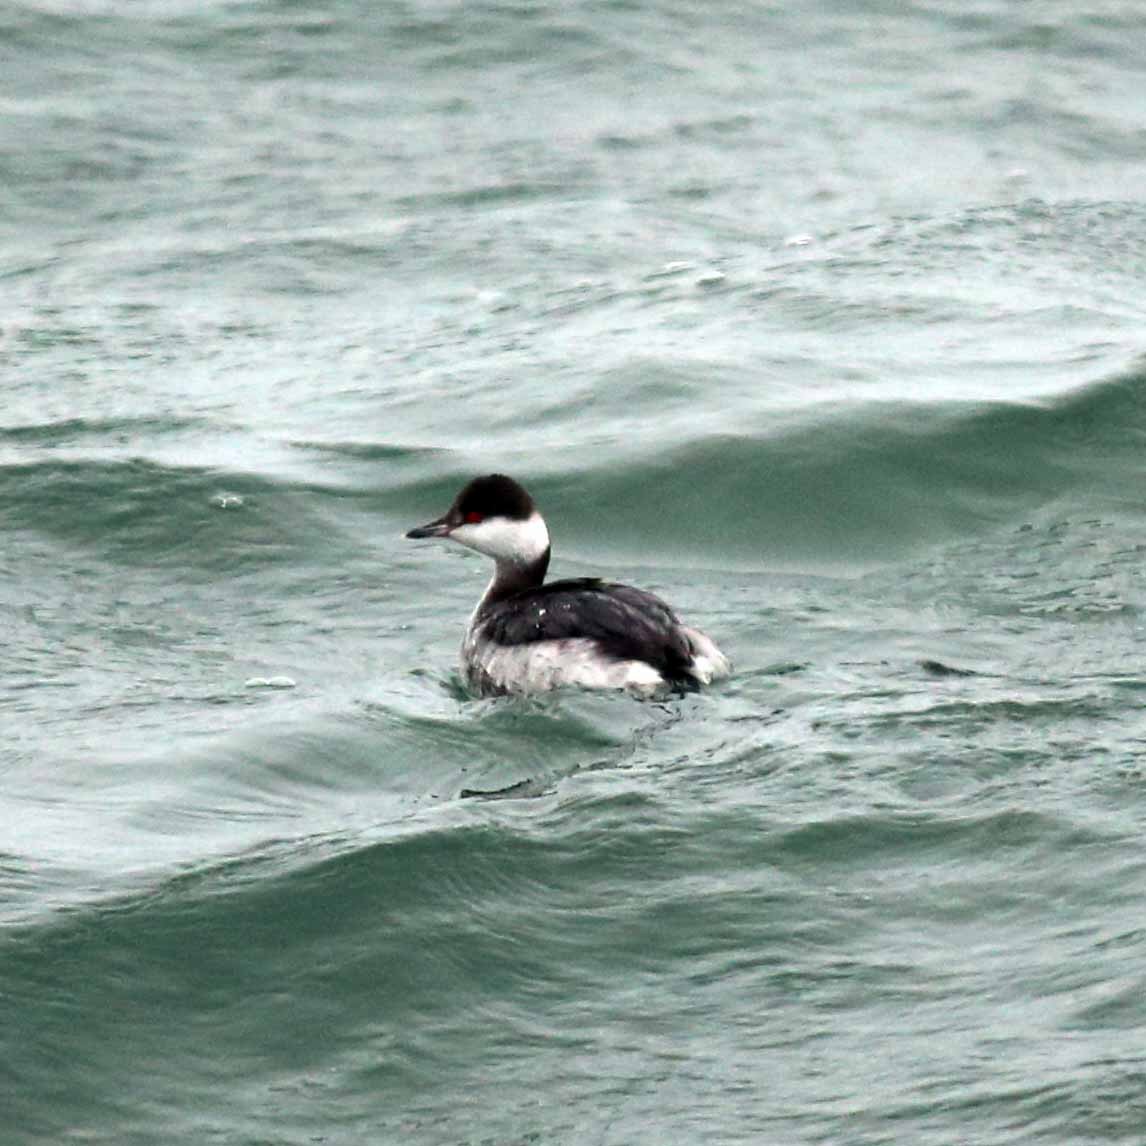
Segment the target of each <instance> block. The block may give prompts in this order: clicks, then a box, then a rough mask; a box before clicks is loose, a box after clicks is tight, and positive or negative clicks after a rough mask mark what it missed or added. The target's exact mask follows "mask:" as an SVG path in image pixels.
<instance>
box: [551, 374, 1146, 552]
mask: <svg viewBox="0 0 1146 1146" xmlns="http://www.w3.org/2000/svg"><path fill="white" fill-rule="evenodd" d="M1144 436H1146V368H1144V367H1143V366H1141V365H1139V366H1137V367H1136V368H1135V369H1133V370H1131V371H1128V372H1127V373H1125V374H1122V375H1119V376H1116V377H1112V378H1108V379H1105V380H1101V381H1099V382H1096V383H1094V384H1092V385H1088V386H1086V387H1083V388H1082V389H1080V390H1077V391H1075V392H1072V393H1069V394H1066V395H1062V396H1059V397H1055V398H1051V399H1047V400H1045V401H1041V402H1034V401H1032V402H1025V403H1013V402H953V401H941V402H923V403H913V402H906V401H883V402H865V403H857V404H850V405H846V406H840V405H832V406H829V407H826V408H824V407H816V408H814V409H813V410H812V411H811V412H802V413H801V414H800V415H799V416H798V417H793V418H792V419H790V420H789V421H788V422H787V423H781V424H779V425H777V426H776V427H775V429H773V430H765V431H763V432H746V433H744V434H740V435H734V434H723V435H715V436H709V437H705V438H701V439H697V440H695V441H692V442H688V443H685V444H684V445H681V446H679V447H677V448H676V449H674V450H672V451H670V452H668V453H664V454H655V455H647V456H645V457H643V458H641V459H639V460H637V461H634V462H633V463H631V464H628V465H626V466H624V467H623V468H619V469H603V470H598V469H586V470H583V471H582V472H580V473H578V474H576V475H562V476H561V477H560V478H545V477H542V478H541V479H540V480H538V481H537V483H536V485H537V491H538V494H539V495H541V496H542V497H544V499H545V504H549V502H550V498H551V497H552V500H553V501H556V502H557V503H558V504H560V505H561V512H562V517H563V523H564V528H566V529H568V530H569V532H570V533H571V534H572V535H573V536H574V537H575V538H576V539H577V541H578V543H579V544H580V545H581V546H582V547H584V546H585V544H586V542H587V541H588V542H589V547H590V548H592V549H594V550H595V549H597V548H598V547H599V546H598V541H597V538H598V536H599V522H600V521H602V520H609V521H610V522H611V530H610V532H611V533H612V534H613V535H615V536H617V537H622V538H625V539H626V542H623V543H622V548H623V547H625V546H627V545H631V543H632V541H633V540H634V539H635V540H636V541H637V542H638V543H639V545H640V550H637V549H635V548H633V549H624V551H625V552H626V555H627V556H630V557H632V558H634V559H635V558H637V557H638V554H639V552H645V553H647V551H648V544H649V543H650V542H651V541H652V539H656V541H655V544H656V545H657V546H658V547H662V546H665V547H670V548H673V549H676V550H677V551H678V553H680V554H682V555H688V556H689V557H692V558H697V557H701V556H703V557H706V558H711V556H712V555H714V554H720V555H721V560H723V559H724V558H725V557H727V558H729V559H731V560H732V561H735V562H740V563H751V564H763V565H768V564H771V563H775V562H780V563H783V562H784V561H785V560H789V559H792V560H797V561H799V560H801V559H808V558H811V559H817V560H827V561H831V560H834V559H839V560H854V559H859V560H880V559H884V558H888V557H895V556H898V555H900V554H902V553H904V552H906V551H908V550H910V549H912V548H916V547H919V546H921V545H924V544H927V543H930V542H938V541H945V540H948V539H952V538H955V537H958V536H960V535H964V534H967V533H974V532H977V531H981V530H983V529H987V528H991V527H994V526H997V525H1001V524H1004V523H1010V522H1015V521H1016V520H1023V519H1025V518H1027V517H1028V516H1029V515H1032V514H1034V513H1036V512H1038V511H1039V510H1040V509H1042V507H1044V506H1046V505H1048V504H1049V503H1055V502H1058V501H1059V500H1061V499H1066V498H1072V499H1080V500H1082V501H1085V502H1086V503H1088V504H1090V505H1092V506H1096V507H1113V508H1115V509H1122V510H1124V511H1127V512H1135V513H1137V512H1140V509H1139V506H1140V497H1139V496H1138V495H1137V494H1136V493H1135V487H1136V485H1137V483H1138V481H1139V474H1140V471H1141V456H1142V442H1143V438H1144ZM589 539H592V540H591V541H590V540H589Z"/></svg>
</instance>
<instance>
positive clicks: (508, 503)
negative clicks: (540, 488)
mask: <svg viewBox="0 0 1146 1146" xmlns="http://www.w3.org/2000/svg"><path fill="white" fill-rule="evenodd" d="M454 513H455V514H456V515H457V516H458V517H460V518H461V519H462V520H463V521H464V520H465V517H466V514H469V513H478V514H481V516H482V518H483V519H484V518H487V517H508V518H509V519H510V520H511V521H526V520H527V519H528V518H529V517H530V515H531V514H532V513H533V498H531V497H530V496H529V494H527V493H526V492H525V490H524V489H522V487H521V486H520V485H518V484H517V482H515V481H514V480H513V478H511V477H506V476H505V474H487V475H486V476H485V477H479V478H474V480H473V481H471V482H470V483H469V485H467V486H466V487H465V489H463V490H462V492H461V493H459V494H458V496H457V498H456V499H455V500H454Z"/></svg>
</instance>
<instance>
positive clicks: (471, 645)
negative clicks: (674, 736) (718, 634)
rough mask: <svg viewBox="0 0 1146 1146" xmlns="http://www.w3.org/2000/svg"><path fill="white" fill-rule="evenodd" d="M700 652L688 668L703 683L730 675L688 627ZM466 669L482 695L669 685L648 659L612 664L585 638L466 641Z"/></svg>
mask: <svg viewBox="0 0 1146 1146" xmlns="http://www.w3.org/2000/svg"><path fill="white" fill-rule="evenodd" d="M688 634H689V637H690V639H691V640H692V641H693V643H694V647H696V649H697V655H696V657H695V659H694V660H693V663H692V665H691V666H690V671H691V672H692V675H693V676H695V677H696V679H697V681H698V682H699V683H701V684H708V683H709V681H711V680H713V679H714V678H715V677H718V676H724V675H726V674H727V673H728V671H729V664H728V659H727V658H726V657H725V656H724V654H723V653H721V651H720V650H719V649H718V648H717V647H716V645H715V644H713V642H712V641H711V640H710V639H709V638H708V637H706V636H705V635H704V634H703V633H701V632H698V631H697V630H695V629H689V630H688ZM462 668H463V670H464V672H465V674H466V676H467V678H468V679H469V681H470V684H471V686H473V687H474V688H476V689H477V690H478V691H479V692H484V691H495V692H510V693H532V692H548V691H549V690H550V689H554V688H565V687H568V686H573V687H579V688H599V689H627V690H628V691H629V692H632V693H635V694H636V695H639V696H649V695H651V694H652V693H655V692H656V691H657V690H658V689H659V688H661V687H663V686H664V684H665V679H664V677H663V676H661V674H660V673H659V672H658V671H657V670H656V669H655V668H653V666H652V665H650V664H648V663H647V662H646V661H638V660H627V661H618V660H610V659H609V658H608V657H605V656H603V655H602V653H601V651H600V649H599V648H598V646H597V643H596V642H595V641H593V640H590V639H589V638H586V637H570V638H566V639H563V640H554V641H533V642H531V643H529V644H524V645H495V644H480V643H478V642H477V641H475V640H473V639H472V637H467V639H466V642H465V644H463V646H462Z"/></svg>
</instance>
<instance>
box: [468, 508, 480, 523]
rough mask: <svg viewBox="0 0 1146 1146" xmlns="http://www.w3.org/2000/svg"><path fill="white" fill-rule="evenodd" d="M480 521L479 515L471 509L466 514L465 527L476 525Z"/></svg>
mask: <svg viewBox="0 0 1146 1146" xmlns="http://www.w3.org/2000/svg"><path fill="white" fill-rule="evenodd" d="M479 521H481V514H480V513H475V512H474V511H473V510H472V509H471V510H470V512H469V513H467V514H466V525H477V523H478V522H479Z"/></svg>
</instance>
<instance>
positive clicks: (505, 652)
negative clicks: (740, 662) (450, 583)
mask: <svg viewBox="0 0 1146 1146" xmlns="http://www.w3.org/2000/svg"><path fill="white" fill-rule="evenodd" d="M406 536H407V537H448V538H449V539H450V540H451V541H457V542H459V543H460V544H461V545H465V546H467V547H469V548H470V549H476V550H477V551H478V552H479V553H484V554H485V555H486V556H487V557H492V558H493V559H494V562H495V563H496V567H495V569H494V574H493V580H492V581H490V583H489V587H488V588H487V589H486V591H485V593H484V595H483V596H482V599H481V600H480V601H479V602H478V606H477V608H476V609H475V610H474V614H473V616H472V617H471V618H470V623H469V627H468V628H467V629H466V635H465V638H464V640H463V641H462V657H461V661H462V673H463V675H464V676H465V678H466V682H467V683H468V684H469V686H470V688H471V689H472V690H473V691H474V692H476V693H478V695H480V696H497V695H500V694H504V693H531V692H544V691H546V690H548V689H551V688H558V687H560V686H561V685H580V686H582V687H584V688H626V689H629V690H630V691H632V692H635V693H638V694H641V695H649V694H652V693H654V692H657V691H659V690H660V689H662V688H664V687H669V688H675V689H692V688H696V687H697V686H698V685H701V684H708V682H709V681H711V680H712V679H713V678H714V677H718V676H725V675H727V673H728V671H729V663H728V658H727V657H725V655H724V654H723V653H722V652H721V651H720V650H719V649H718V648H717V647H716V645H715V644H714V643H713V642H712V641H711V640H710V639H709V638H708V637H706V636H705V635H704V633H702V632H700V631H698V630H697V629H692V628H689V627H688V626H687V625H682V624H681V622H680V620H679V619H678V618H677V615H676V614H675V613H674V612H673V611H672V609H671V608H669V606H668V605H666V604H665V603H664V601H662V600H661V599H660V598H659V597H654V596H653V595H652V593H646V592H644V591H643V590H641V589H634V588H633V587H632V586H630V585H617V584H614V583H612V582H610V581H601V580H599V579H597V578H596V577H581V578H577V579H575V580H569V581H550V582H549V583H548V584H545V583H544V582H545V572H546V570H547V569H548V568H549V556H550V547H549V531H548V530H547V529H546V528H545V521H544V520H543V518H542V516H541V514H540V513H538V512H537V509H536V508H535V506H534V504H533V499H532V498H531V497H530V496H529V494H528V493H526V492H525V490H524V489H522V487H521V486H520V485H518V483H517V482H515V481H514V480H513V479H512V478H508V477H505V476H504V475H503V474H490V475H488V476H487V477H479V478H474V480H473V481H471V482H470V483H469V485H467V486H466V487H465V489H463V490H462V491H461V493H459V494H458V496H457V497H456V498H455V499H454V504H453V505H451V506H450V508H449V511H448V512H447V513H446V514H445V516H443V517H439V518H438V519H437V520H436V521H431V522H430V523H429V524H428V525H423V526H421V527H419V528H418V529H411V530H410V532H409V533H407V534H406Z"/></svg>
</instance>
